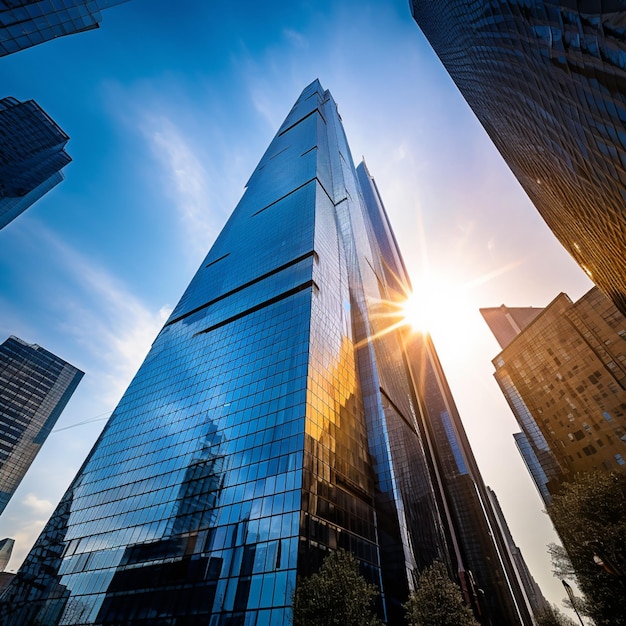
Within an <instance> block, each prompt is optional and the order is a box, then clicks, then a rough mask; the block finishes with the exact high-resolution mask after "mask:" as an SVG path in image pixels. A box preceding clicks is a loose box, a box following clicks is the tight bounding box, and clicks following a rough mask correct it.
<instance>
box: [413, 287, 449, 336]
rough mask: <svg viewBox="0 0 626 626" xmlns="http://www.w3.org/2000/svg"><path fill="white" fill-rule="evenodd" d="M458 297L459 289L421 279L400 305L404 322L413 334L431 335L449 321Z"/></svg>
mask: <svg viewBox="0 0 626 626" xmlns="http://www.w3.org/2000/svg"><path fill="white" fill-rule="evenodd" d="M459 295H460V294H459V289H454V288H453V286H452V285H451V284H450V283H448V282H446V281H442V280H438V281H435V280H433V279H423V280H421V281H420V282H419V283H416V284H415V286H414V289H413V292H412V293H410V294H409V295H408V297H407V299H406V301H405V302H404V303H403V305H402V314H403V315H404V321H405V323H406V324H408V325H409V326H410V327H411V329H412V330H413V331H414V332H419V333H432V332H433V331H434V330H436V329H438V328H440V327H441V325H442V324H445V323H447V322H448V321H449V319H450V315H451V314H453V311H454V310H455V307H456V308H458V298H459Z"/></svg>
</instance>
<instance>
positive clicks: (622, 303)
mask: <svg viewBox="0 0 626 626" xmlns="http://www.w3.org/2000/svg"><path fill="white" fill-rule="evenodd" d="M411 6H412V11H413V16H414V18H415V21H416V22H417V23H418V24H419V26H420V28H421V29H422V31H423V32H424V34H425V35H426V37H427V38H428V40H429V41H430V43H431V45H432V46H433V48H434V50H435V52H436V53H437V55H438V56H439V58H440V59H441V61H442V63H443V64H444V66H445V68H446V69H447V70H448V72H449V73H450V76H451V77H452V79H453V80H454V82H455V83H456V85H457V87H458V88H459V89H460V91H461V93H462V94H463V96H464V97H465V99H466V100H467V102H468V104H469V105H470V107H471V108H472V110H473V111H474V113H475V114H476V116H477V117H478V119H479V120H480V122H481V123H482V125H483V126H484V128H485V130H486V131H487V133H488V134H489V136H490V137H491V139H492V140H493V142H494V143H495V145H496V147H497V148H498V150H499V151H500V153H501V154H502V156H503V157H504V160H505V161H506V162H507V164H508V165H509V167H510V168H511V170H513V173H514V174H515V176H516V177H517V179H518V180H519V182H520V183H521V185H522V187H523V188H524V190H525V191H526V193H527V194H528V195H529V197H530V199H531V200H532V201H533V203H534V204H535V206H536V208H537V210H538V211H539V213H540V214H541V216H542V217H543V219H544V220H545V221H546V223H547V224H548V226H549V227H550V229H551V230H552V232H553V233H554V234H555V235H556V236H557V237H558V239H559V241H560V242H561V243H562V244H563V245H564V246H565V248H566V249H567V250H568V252H569V253H570V254H571V255H572V256H573V257H574V259H576V261H577V262H578V263H579V265H580V266H581V267H582V268H583V269H584V270H585V272H586V273H587V274H588V275H589V276H590V278H591V279H592V280H593V281H594V282H595V283H596V284H597V285H598V286H599V287H600V288H601V289H602V290H603V291H604V293H605V294H607V295H608V296H609V297H610V298H611V299H612V300H613V302H614V303H615V305H616V306H617V308H618V309H620V310H621V312H622V313H623V314H624V315H626V234H625V233H626V17H625V16H626V13H625V10H624V9H625V5H624V2H623V0H579V1H576V2H574V1H567V2H566V1H564V0H561V1H559V2H557V1H555V0H552V1H548V0H533V1H528V2H521V1H520V0H496V1H493V0H448V1H447V2H434V1H433V0H411Z"/></svg>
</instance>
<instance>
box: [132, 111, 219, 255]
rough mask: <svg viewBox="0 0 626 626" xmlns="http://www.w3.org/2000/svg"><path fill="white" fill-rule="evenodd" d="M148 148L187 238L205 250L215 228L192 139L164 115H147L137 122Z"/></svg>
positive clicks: (208, 185) (205, 179)
mask: <svg viewBox="0 0 626 626" xmlns="http://www.w3.org/2000/svg"><path fill="white" fill-rule="evenodd" d="M140 128H141V130H142V133H143V135H144V137H145V138H146V139H147V141H148V143H149V146H150V149H151V152H152V154H153V155H154V157H155V158H156V160H157V161H158V163H159V165H160V166H161V168H162V169H163V172H164V174H165V179H166V181H167V182H166V183H165V192H166V194H167V195H168V196H169V197H170V198H171V199H172V200H173V202H174V207H175V208H176V210H177V211H178V214H179V216H180V219H181V221H182V222H183V224H184V226H185V229H186V230H187V238H188V241H190V242H191V243H192V245H193V247H194V248H197V250H198V252H199V253H201V254H205V253H206V251H207V249H208V243H210V242H211V241H213V240H214V238H215V235H216V233H217V232H218V229H219V224H218V223H217V222H216V219H215V217H216V211H212V210H211V208H210V207H211V205H212V204H213V203H212V191H211V181H210V176H209V174H208V172H207V170H206V168H205V166H204V164H203V162H202V160H201V158H200V156H199V154H197V153H196V151H195V150H194V148H193V145H192V142H191V141H190V139H189V138H188V137H186V136H185V135H184V133H183V132H182V131H181V130H180V129H179V128H178V127H177V126H176V125H175V124H174V123H173V122H172V121H171V120H170V119H169V118H168V117H166V116H163V115H161V116H148V117H145V118H144V119H143V120H142V122H141V123H140Z"/></svg>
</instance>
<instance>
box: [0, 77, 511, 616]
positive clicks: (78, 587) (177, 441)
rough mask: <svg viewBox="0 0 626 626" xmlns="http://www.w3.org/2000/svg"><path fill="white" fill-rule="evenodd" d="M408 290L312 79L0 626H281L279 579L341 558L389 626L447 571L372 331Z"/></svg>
mask: <svg viewBox="0 0 626 626" xmlns="http://www.w3.org/2000/svg"><path fill="white" fill-rule="evenodd" d="M406 281H407V279H406V277H405V273H404V266H403V264H402V259H401V257H400V253H399V251H398V248H397V246H396V243H395V240H394V237H393V233H392V231H391V228H390V225H389V222H388V220H387V216H386V214H385V210H384V208H383V205H382V202H381V201H380V197H379V195H378V192H377V189H376V186H375V184H374V181H373V179H372V178H371V177H370V176H369V175H368V173H367V170H366V168H365V166H364V165H363V164H361V165H360V166H359V168H358V170H355V168H354V165H353V162H352V157H351V155H350V150H349V148H348V144H347V141H346V138H345V135H344V132H343V128H342V125H341V121H340V117H339V114H338V111H337V107H336V105H335V102H334V101H333V99H332V97H331V95H330V93H329V92H328V91H324V90H323V89H322V87H321V85H320V84H319V82H318V81H315V82H314V83H312V84H311V85H309V87H307V88H306V89H305V90H304V91H303V93H302V94H301V96H300V98H299V99H298V101H297V102H296V104H295V105H294V107H293V108H292V110H291V112H290V113H289V115H288V116H287V118H286V120H285V121H284V123H283V124H282V126H281V127H280V129H279V131H278V133H277V135H276V136H275V138H274V139H273V141H272V143H271V144H270V146H269V148H268V150H267V152H266V153H265V155H264V156H263V158H262V159H261V161H260V163H259V165H258V166H257V168H256V169H255V171H254V172H253V174H252V176H251V178H250V180H249V181H248V183H247V186H246V191H245V193H244V195H243V197H242V199H241V201H240V202H239V204H238V206H237V207H236V209H235V211H234V212H233V214H232V216H231V217H230V219H229V221H228V222H227V224H226V226H225V227H224V229H223V231H222V232H221V234H220V235H219V237H218V238H217V240H216V242H215V244H214V245H213V247H212V249H211V250H210V252H209V254H208V256H207V257H206V259H205V260H204V261H203V263H202V265H201V266H200V269H199V270H198V272H197V273H196V275H195V277H194V278H193V280H192V281H191V283H190V285H189V287H188V288H187V290H186V291H185V293H184V294H183V296H182V298H181V300H180V302H179V303H178V305H177V306H176V308H175V309H174V311H173V312H172V314H171V316H170V318H169V320H168V321H167V322H166V324H165V326H164V327H163V329H162V330H161V332H160V333H159V335H158V336H157V338H156V340H155V341H154V343H153V346H152V348H151V350H150V352H149V354H148V356H147V357H146V360H145V361H144V363H143V365H142V366H141V368H140V369H139V371H138V373H137V375H136V376H135V378H134V380H133V381H132V382H131V384H130V386H129V388H128V390H127V392H126V393H125V395H124V396H123V398H122V399H121V401H120V403H119V405H118V406H117V408H116V409H115V411H114V413H113V415H112V416H111V419H110V421H109V422H108V424H107V426H106V427H105V429H104V431H103V433H102V435H101V437H100V439H99V441H98V442H97V444H96V445H95V447H94V448H93V450H92V452H91V453H90V455H89V456H88V458H87V460H86V461H85V463H84V465H83V467H82V469H81V470H80V472H79V474H78V476H77V477H76V479H75V480H74V482H73V483H72V485H71V486H70V488H69V490H68V492H67V493H66V494H65V496H64V498H63V500H62V502H61V504H60V505H59V507H58V508H57V510H56V511H55V513H54V514H53V516H52V518H51V519H50V521H49V523H48V524H47V526H46V527H45V528H44V531H43V533H42V535H41V536H40V538H39V539H38V541H37V543H36V544H35V546H34V548H33V550H32V551H31V553H30V555H29V556H28V557H27V559H26V561H25V563H24V565H23V567H22V568H21V570H20V572H19V573H18V575H17V577H16V580H15V581H14V583H13V584H12V586H11V587H10V588H9V589H8V590H7V592H6V593H5V594H4V595H3V597H2V600H3V604H2V607H1V608H0V616H1V618H0V619H1V620H2V623H3V625H4V626H17V625H20V626H21V625H22V624H24V623H42V624H46V625H49V624H64V625H67V626H70V625H75V626H77V625H79V624H80V625H81V626H86V625H95V624H98V625H99V626H113V625H118V624H135V625H140V624H141V625H143V626H156V625H157V624H164V623H172V624H174V623H177V624H183V623H184V624H204V625H206V624H233V625H234V624H251V625H252V624H254V625H256V626H263V625H283V624H287V623H289V620H290V607H291V598H292V593H293V591H294V589H295V585H296V580H297V576H298V575H307V574H309V573H311V572H312V571H314V570H315V569H317V567H318V566H319V564H320V563H321V561H322V559H323V558H324V556H325V555H326V554H328V552H329V551H331V550H335V549H337V548H343V549H346V550H349V551H350V552H352V553H353V554H354V555H355V556H356V557H357V558H358V560H359V562H360V564H361V569H362V572H363V574H364V575H365V576H366V577H367V578H368V579H369V580H370V581H372V582H374V583H375V584H376V585H377V586H378V587H379V588H380V590H381V592H382V593H381V599H380V603H379V606H378V609H379V612H380V614H381V616H383V617H384V618H385V621H386V622H387V623H389V624H400V623H403V620H404V618H403V610H402V608H401V604H402V602H404V600H405V599H406V596H407V594H408V592H409V590H410V589H412V588H413V587H414V583H415V579H416V576H417V574H418V572H419V571H420V570H421V569H423V568H424V567H425V566H427V565H428V564H430V563H432V562H433V561H434V560H435V559H439V560H441V561H443V562H444V563H446V564H447V565H448V567H449V569H450V571H451V573H455V572H456V571H461V570H463V571H464V570H465V569H466V567H465V566H464V565H463V563H461V562H459V559H461V558H462V554H463V549H464V548H461V549H459V550H457V551H454V550H450V544H451V542H452V537H453V536H454V533H455V529H454V528H453V527H452V526H451V525H450V524H449V523H448V520H449V517H448V516H447V515H445V514H442V513H441V506H442V503H443V502H445V498H444V496H443V494H442V493H441V487H440V482H438V481H437V480H436V479H435V480H433V468H434V467H435V463H434V461H433V456H432V454H431V452H432V450H431V447H430V445H429V442H428V439H427V437H426V432H425V428H424V421H425V419H426V416H425V414H424V413H423V411H422V410H421V409H420V403H419V402H418V400H417V395H416V389H415V386H414V383H413V377H412V374H411V368H410V366H409V357H408V354H407V351H406V349H405V345H404V341H405V336H404V333H403V332H402V331H401V330H400V329H398V328H395V327H393V325H392V324H393V323H392V322H390V318H389V314H390V312H392V311H393V310H396V315H397V309H394V308H393V307H392V306H391V305H390V304H389V302H394V301H397V300H398V299H399V298H400V297H402V294H404V293H405V292H406V288H407V282H406ZM396 321H397V317H396ZM474 514H476V515H478V514H480V511H475V512H474ZM455 540H456V539H455ZM456 541H457V543H458V541H459V540H456ZM457 555H459V556H457ZM479 584H480V581H479ZM511 602H512V600H511ZM503 613H504V614H505V615H506V614H507V613H506V609H505V610H504V611H503ZM485 623H487V622H485ZM498 623H499V624H502V625H504V624H507V625H508V624H511V625H514V624H518V623H519V622H518V621H517V620H516V619H515V618H512V619H510V620H507V619H504V620H502V621H499V622H498Z"/></svg>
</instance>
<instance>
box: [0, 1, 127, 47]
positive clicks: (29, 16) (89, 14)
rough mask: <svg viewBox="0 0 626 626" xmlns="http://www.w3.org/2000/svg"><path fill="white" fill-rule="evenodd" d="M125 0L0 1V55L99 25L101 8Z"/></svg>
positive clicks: (106, 7)
mask: <svg viewBox="0 0 626 626" xmlns="http://www.w3.org/2000/svg"><path fill="white" fill-rule="evenodd" d="M124 2H128V0H17V1H15V0H14V1H11V0H2V1H0V57H1V56H6V55H7V54H11V53H13V52H18V51H19V50H24V49H25V48H30V47H31V46H36V45H37V44H40V43H44V42H45V41H50V40H51V39H57V38H58V37H63V36H65V35H72V34H74V33H82V32H83V31H86V30H93V29H94V28H98V27H99V26H100V22H101V21H102V13H101V12H102V10H103V9H108V8H109V7H112V6H115V5H117V4H122V3H124Z"/></svg>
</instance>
